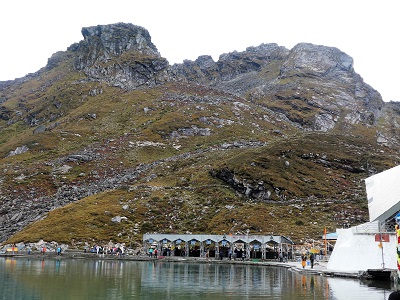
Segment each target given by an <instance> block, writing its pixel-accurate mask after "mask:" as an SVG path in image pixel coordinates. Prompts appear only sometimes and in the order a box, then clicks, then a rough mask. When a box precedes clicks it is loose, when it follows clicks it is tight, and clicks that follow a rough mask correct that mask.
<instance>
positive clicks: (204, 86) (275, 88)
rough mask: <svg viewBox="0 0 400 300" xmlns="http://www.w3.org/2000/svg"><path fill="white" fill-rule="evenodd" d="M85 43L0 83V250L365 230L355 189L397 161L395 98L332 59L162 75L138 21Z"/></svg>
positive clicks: (193, 65) (255, 52) (292, 57)
mask: <svg viewBox="0 0 400 300" xmlns="http://www.w3.org/2000/svg"><path fill="white" fill-rule="evenodd" d="M82 35H83V40H82V41H80V42H79V43H75V44H73V45H71V46H70V47H69V48H68V49H67V50H66V51H61V52H57V53H55V54H54V55H52V57H51V58H49V60H48V63H47V65H46V66H45V67H43V68H42V69H40V70H39V71H37V72H36V73H34V74H28V75H27V76H25V77H23V78H19V79H15V80H12V81H5V82H0V130H1V135H0V165H1V169H0V170H1V172H0V187H1V190H0V203H1V204H0V205H1V206H0V227H1V231H0V232H1V236H0V241H2V242H20V241H24V242H27V241H31V242H34V241H38V240H39V239H43V240H47V241H52V240H54V241H57V242H63V243H69V244H74V245H78V246H79V245H80V244H81V243H84V242H88V243H94V242H97V241H109V240H110V239H112V240H114V241H119V242H126V243H131V244H132V243H136V242H138V241H140V240H141V234H142V233H146V232H162V233H171V232H180V233H186V232H192V233H201V232H207V233H243V232H246V231H247V230H249V231H250V232H251V233H253V234H257V233H260V234H270V233H272V232H274V233H275V234H283V235H286V236H289V237H291V238H292V239H293V240H294V241H295V242H297V243H302V242H304V241H306V240H307V239H314V238H318V237H319V236H320V235H321V234H322V232H323V228H324V227H327V228H328V230H334V229H335V228H336V227H341V226H343V225H357V224H360V223H363V222H366V221H368V210H367V200H366V193H365V187H364V181H363V180H364V179H365V178H367V177H369V176H371V175H372V174H375V173H378V172H381V171H384V170H386V169H388V168H391V167H393V166H396V165H398V164H400V156H399V149H400V139H399V137H400V105H399V104H400V103H396V102H389V103H385V102H383V101H382V99H381V96H380V94H379V93H378V92H377V91H376V90H374V89H373V88H372V87H370V86H369V85H368V84H366V83H365V82H364V81H363V79H362V77H361V76H360V75H359V74H357V73H356V72H355V70H354V68H353V59H352V58H351V57H350V56H348V55H347V54H345V53H343V52H342V51H340V50H339V49H336V48H332V47H325V46H318V45H313V44H306V43H301V44H298V45H296V46H295V47H293V49H286V48H284V47H281V46H278V45H276V44H262V45H260V46H258V47H249V48H247V49H246V51H243V52H237V51H234V52H231V53H227V54H223V55H221V56H220V57H219V60H218V61H216V62H215V61H214V60H213V59H212V58H211V57H210V56H206V55H205V56H200V57H199V58H198V59H196V60H195V61H189V60H186V61H184V62H183V63H182V64H174V65H172V66H171V65H170V64H169V63H168V61H167V60H166V59H165V58H163V57H162V56H161V55H160V53H159V52H158V50H157V48H156V46H155V45H154V44H153V43H152V42H151V37H150V34H149V33H148V31H147V30H146V29H144V28H142V27H139V26H135V25H132V24H123V23H118V24H111V25H104V26H94V27H88V28H83V29H82ZM16 63H18V62H16Z"/></svg>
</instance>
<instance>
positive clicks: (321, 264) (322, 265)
mask: <svg viewBox="0 0 400 300" xmlns="http://www.w3.org/2000/svg"><path fill="white" fill-rule="evenodd" d="M0 257H4V258H16V259H18V258H24V259H26V258H32V259H50V260H51V259H53V260H54V259H55V260H59V259H91V260H121V261H160V262H185V263H213V264H247V265H254V266H273V267H283V268H288V269H291V270H293V271H295V272H298V273H302V274H310V275H311V274H314V275H322V276H327V277H342V278H352V279H361V278H362V277H363V276H362V275H363V274H361V273H363V272H360V271H354V272H340V271H335V270H328V269H327V268H326V264H327V262H326V261H316V262H315V264H314V268H311V267H310V266H308V265H307V266H306V267H305V268H303V267H302V266H301V262H300V261H295V260H292V261H285V262H279V261H276V260H261V259H251V258H250V259H246V260H244V261H242V260H241V259H236V260H235V259H231V260H229V259H228V258H226V257H224V259H223V260H219V259H217V258H209V259H206V258H203V257H182V256H158V257H157V258H155V257H149V256H147V255H145V254H142V255H130V254H123V255H121V256H118V255H115V254H97V253H85V252H81V251H66V252H63V253H62V254H61V255H57V253H56V252H48V253H45V254H41V253H40V252H34V253H31V254H28V253H14V254H12V253H0ZM387 271H388V272H390V271H392V270H387Z"/></svg>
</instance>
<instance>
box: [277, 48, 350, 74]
mask: <svg viewBox="0 0 400 300" xmlns="http://www.w3.org/2000/svg"><path fill="white" fill-rule="evenodd" d="M338 72H340V73H341V74H340V75H342V76H343V75H345V74H347V75H353V72H354V70H353V59H352V58H351V57H350V56H349V55H347V54H346V53H344V52H342V51H340V50H339V49H337V48H334V47H326V46H320V45H314V44H310V43H300V44H297V45H296V46H294V47H293V48H292V49H291V50H290V52H289V54H288V57H287V60H286V61H285V63H284V64H283V65H282V67H281V74H280V75H281V77H291V76H299V75H300V74H302V75H306V76H310V77H313V76H314V77H315V76H318V77H319V76H329V75H332V73H333V76H334V77H338V76H337V73H338ZM333 76H331V77H333ZM346 77H348V76H346Z"/></svg>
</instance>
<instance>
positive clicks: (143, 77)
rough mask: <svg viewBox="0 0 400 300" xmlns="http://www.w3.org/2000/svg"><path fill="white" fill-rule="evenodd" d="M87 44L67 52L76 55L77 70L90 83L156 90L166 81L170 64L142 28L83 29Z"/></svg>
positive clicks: (123, 24)
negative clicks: (97, 82) (150, 87)
mask: <svg viewBox="0 0 400 300" xmlns="http://www.w3.org/2000/svg"><path fill="white" fill-rule="evenodd" d="M82 35H83V37H84V40H83V41H81V42H80V43H78V44H73V45H71V46H70V47H69V48H68V50H69V51H73V52H77V53H78V55H77V59H76V60H75V67H76V69H77V70H83V71H84V72H85V74H86V75H87V76H88V77H89V79H91V80H97V81H102V82H106V83H108V84H110V85H113V86H118V87H121V88H125V89H130V90H131V89H135V88H137V87H139V86H153V85H155V84H157V83H162V82H164V81H165V78H164V77H165V72H166V69H167V67H168V65H169V64H168V61H167V60H166V59H165V58H162V57H161V56H160V54H159V52H158V50H157V48H156V46H155V45H154V44H153V43H152V42H151V37H150V34H149V32H148V31H147V30H146V29H145V28H143V27H140V26H135V25H132V24H125V23H117V24H112V25H98V26H93V27H85V28H83V29H82Z"/></svg>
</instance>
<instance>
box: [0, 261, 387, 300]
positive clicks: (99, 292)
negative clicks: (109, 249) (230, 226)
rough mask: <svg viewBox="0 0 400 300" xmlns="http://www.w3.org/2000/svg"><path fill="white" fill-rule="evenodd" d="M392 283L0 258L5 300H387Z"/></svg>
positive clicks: (199, 267)
mask: <svg viewBox="0 0 400 300" xmlns="http://www.w3.org/2000/svg"><path fill="white" fill-rule="evenodd" d="M390 289H391V284H390V283H389V282H388V283H384V282H379V281H378V282H377V281H360V280H355V279H345V278H337V277H325V276H321V275H307V274H301V273H298V272H295V271H292V270H290V269H287V268H283V267H271V266H257V265H250V264H241V263H235V264H229V263H226V264H221V263H216V262H209V263H199V262H165V261H163V260H156V261H129V260H117V259H113V260H94V259H63V258H61V259H36V258H7V257H2V258H0V297H1V299H12V300H17V299H24V300H27V299H28V300H36V299H49V300H50V299H51V300H58V299H74V300H77V299H153V300H154V299H157V300H158V299H214V300H215V299H287V300H289V299H293V300H295V299H296V300H297V299H315V300H320V299H332V300H333V299H339V300H342V299H343V300H348V299H351V300H356V299H363V300H365V299H373V300H380V299H387V298H388V296H389V294H390V292H391V291H390Z"/></svg>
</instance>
